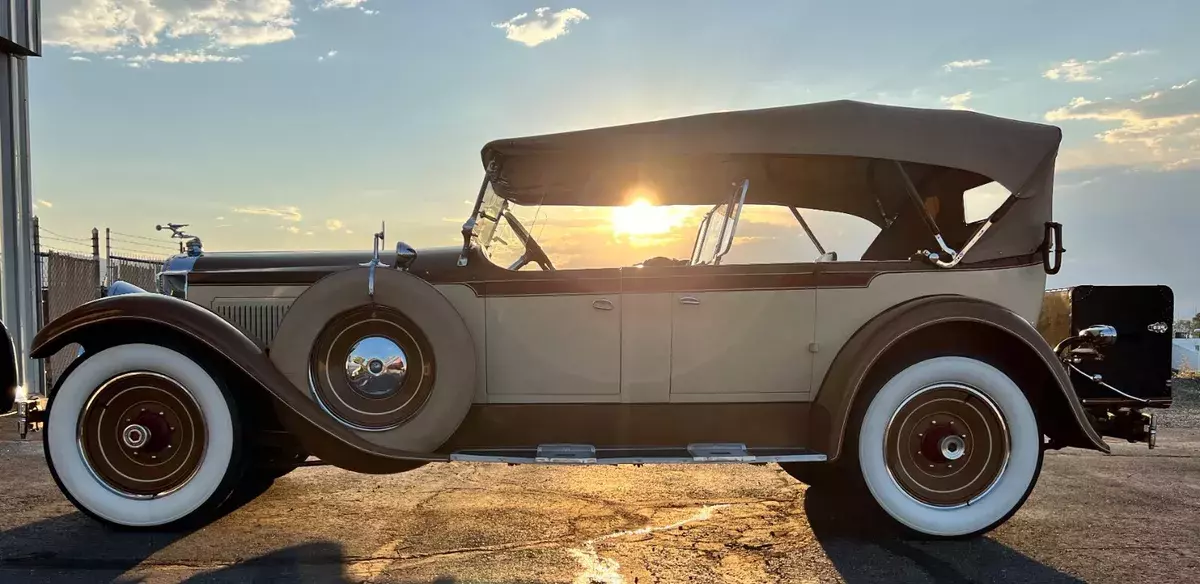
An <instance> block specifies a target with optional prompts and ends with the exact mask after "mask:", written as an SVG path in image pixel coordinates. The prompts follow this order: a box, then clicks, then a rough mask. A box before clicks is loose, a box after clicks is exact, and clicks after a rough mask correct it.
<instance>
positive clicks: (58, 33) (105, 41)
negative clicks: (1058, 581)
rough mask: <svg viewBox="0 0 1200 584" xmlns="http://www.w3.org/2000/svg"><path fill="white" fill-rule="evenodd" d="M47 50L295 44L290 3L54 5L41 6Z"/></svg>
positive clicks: (110, 0)
mask: <svg viewBox="0 0 1200 584" xmlns="http://www.w3.org/2000/svg"><path fill="white" fill-rule="evenodd" d="M43 23H44V27H45V33H44V34H45V40H44V42H45V43H46V44H48V45H57V46H64V47H70V48H71V49H74V50H76V51H78V52H83V53H112V52H116V51H119V50H123V49H126V50H129V51H137V50H144V49H148V48H151V47H155V46H157V45H158V44H159V43H160V42H161V41H163V40H164V39H171V40H176V39H184V40H190V41H199V42H201V43H205V44H207V45H208V46H210V47H212V48H216V49H221V48H237V47H244V46H250V45H265V44H271V43H277V42H282V41H287V40H291V39H293V38H295V36H296V33H295V31H294V30H293V28H294V27H295V25H296V20H295V19H294V18H292V0H246V1H242V2H232V1H227V0H196V1H183V0H56V1H55V2H49V3H44V4H43Z"/></svg>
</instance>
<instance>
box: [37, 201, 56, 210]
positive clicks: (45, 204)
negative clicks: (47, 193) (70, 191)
mask: <svg viewBox="0 0 1200 584" xmlns="http://www.w3.org/2000/svg"><path fill="white" fill-rule="evenodd" d="M37 206H39V207H42V208H44V209H49V208H51V207H53V206H54V203H51V202H50V201H47V200H46V199H38V200H37Z"/></svg>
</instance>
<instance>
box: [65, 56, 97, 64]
mask: <svg viewBox="0 0 1200 584" xmlns="http://www.w3.org/2000/svg"><path fill="white" fill-rule="evenodd" d="M67 60H68V61H79V62H81V63H90V62H92V60H91V59H89V58H87V57H84V56H82V55H71V56H70V57H67Z"/></svg>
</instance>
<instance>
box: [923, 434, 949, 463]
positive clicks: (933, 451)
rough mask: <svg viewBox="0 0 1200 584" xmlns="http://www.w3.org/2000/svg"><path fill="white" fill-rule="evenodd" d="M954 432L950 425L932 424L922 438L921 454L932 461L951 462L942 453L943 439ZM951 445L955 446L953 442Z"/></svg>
mask: <svg viewBox="0 0 1200 584" xmlns="http://www.w3.org/2000/svg"><path fill="white" fill-rule="evenodd" d="M952 434H955V432H954V430H952V429H951V428H949V427H948V426H930V427H929V429H928V430H926V431H925V436H924V437H923V438H922V439H921V456H924V457H925V458H926V460H929V461H930V462H949V459H947V458H946V457H945V456H944V455H943V454H942V440H943V439H944V438H946V437H947V436H950V435H952ZM950 447H951V448H953V447H955V446H954V445H953V444H951V445H950Z"/></svg>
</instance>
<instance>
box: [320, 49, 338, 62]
mask: <svg viewBox="0 0 1200 584" xmlns="http://www.w3.org/2000/svg"><path fill="white" fill-rule="evenodd" d="M337 54H338V52H337V50H336V49H335V50H332V51H329V52H328V53H325V54H324V55H321V56H319V57H317V62H318V63H320V62H322V61H325V60H326V59H332V58H334V57H336V56H337Z"/></svg>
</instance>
